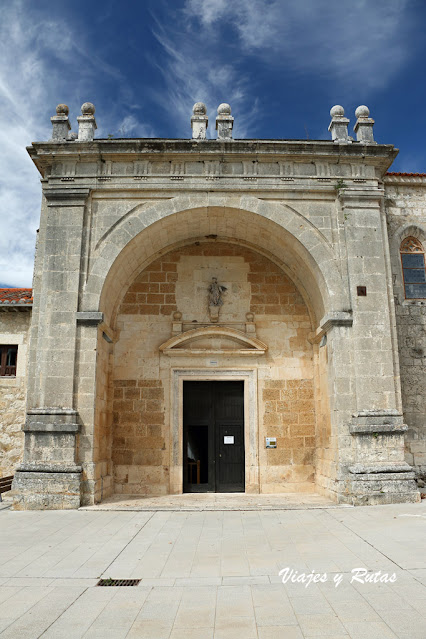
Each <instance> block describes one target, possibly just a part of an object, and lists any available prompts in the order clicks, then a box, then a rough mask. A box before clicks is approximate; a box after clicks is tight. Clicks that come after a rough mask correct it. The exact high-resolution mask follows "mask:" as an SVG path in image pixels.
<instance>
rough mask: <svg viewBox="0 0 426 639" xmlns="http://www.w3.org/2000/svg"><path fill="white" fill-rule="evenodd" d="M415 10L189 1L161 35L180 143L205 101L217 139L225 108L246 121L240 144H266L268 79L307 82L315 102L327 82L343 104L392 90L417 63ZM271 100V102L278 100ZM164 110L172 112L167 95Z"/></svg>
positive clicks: (378, 4) (326, 1)
mask: <svg viewBox="0 0 426 639" xmlns="http://www.w3.org/2000/svg"><path fill="white" fill-rule="evenodd" d="M407 3H408V0H375V2H373V3H372V2H368V1H367V0H353V1H351V2H349V0H343V1H342V0H303V1H301V2H300V1H296V0H288V1H284V0H250V2H247V0H232V2H229V0H186V2H185V3H184V6H183V9H181V10H176V11H175V12H174V14H173V20H169V21H167V23H166V26H162V25H161V24H160V23H159V22H157V24H156V26H155V27H154V34H155V36H156V38H157V40H158V42H159V43H160V44H161V46H162V47H163V51H164V54H165V56H164V58H162V59H161V62H159V63H158V68H159V70H160V71H161V73H162V74H163V76H164V78H165V81H166V87H167V92H168V101H167V108H168V109H173V113H174V116H175V118H176V120H177V122H178V123H179V130H180V134H182V135H186V133H187V130H188V126H189V117H190V107H191V106H192V104H193V103H194V102H195V101H203V102H206V103H207V106H208V108H209V111H210V112H209V119H210V136H211V137H214V119H215V115H216V112H215V107H217V105H218V104H219V103H220V102H229V103H230V104H231V106H232V107H233V113H234V115H236V116H237V117H236V120H235V129H234V134H235V135H234V137H256V133H257V129H259V126H261V122H259V120H258V119H257V118H256V116H258V114H259V113H260V112H262V113H263V114H264V115H266V114H268V106H269V105H268V104H267V103H263V94H262V91H261V89H260V87H261V85H262V79H263V78H262V76H263V75H264V74H265V73H267V74H270V75H269V77H271V76H272V77H274V72H275V78H276V80H275V81H276V82H284V83H285V82H286V80H290V81H291V80H292V79H294V78H295V77H298V78H299V80H300V78H301V77H305V78H306V82H307V87H306V92H307V94H308V95H309V87H310V85H312V84H313V83H315V82H318V81H319V82H321V83H322V85H323V88H324V89H325V90H327V89H326V87H329V93H330V95H331V96H332V97H331V99H335V98H336V85H338V87H339V92H338V97H339V98H340V96H342V99H343V98H346V99H347V100H349V101H350V100H351V98H352V94H353V92H354V87H358V89H357V92H358V93H361V94H362V96H363V97H365V96H366V95H367V96H368V95H371V94H372V93H374V91H376V90H377V89H381V88H383V87H386V86H387V85H388V84H389V83H390V82H391V80H392V78H393V77H394V75H395V74H396V73H398V72H399V70H400V69H401V67H402V66H403V65H404V64H405V63H406V61H407V59H408V58H409V56H410V55H412V50H410V39H409V38H408V37H407V33H408V32H409V30H410V24H409V22H408V12H407V11H406V8H407ZM171 25H173V26H171ZM164 59H165V60H166V62H164ZM283 90H285V88H284V87H280V91H279V93H280V94H281V93H282V91H283ZM267 93H268V96H269V98H270V96H271V90H269V91H268V92H267ZM257 96H259V97H257ZM289 97H290V96H289ZM290 99H291V97H290ZM355 99H357V98H355ZM157 100H158V103H159V104H163V105H164V104H165V97H164V93H161V94H158V95H157ZM331 106H332V104H330V107H331ZM351 106H352V105H351ZM356 106H357V105H356ZM184 127H185V128H184Z"/></svg>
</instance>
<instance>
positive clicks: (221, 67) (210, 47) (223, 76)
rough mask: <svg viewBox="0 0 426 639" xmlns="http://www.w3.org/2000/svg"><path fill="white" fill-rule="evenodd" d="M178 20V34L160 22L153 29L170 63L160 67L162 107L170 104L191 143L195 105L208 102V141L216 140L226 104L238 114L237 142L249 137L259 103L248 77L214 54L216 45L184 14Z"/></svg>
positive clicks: (211, 37)
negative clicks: (220, 110)
mask: <svg viewBox="0 0 426 639" xmlns="http://www.w3.org/2000/svg"><path fill="white" fill-rule="evenodd" d="M178 17H179V19H180V23H179V24H178V27H177V28H176V29H175V30H174V29H172V28H170V27H168V28H167V29H165V28H164V27H163V26H162V25H161V24H160V23H159V22H157V23H156V26H155V27H154V35H155V37H156V38H157V40H158V42H159V43H160V44H161V45H162V47H163V49H164V51H165V52H166V54H167V61H166V63H165V64H164V61H163V60H162V62H161V63H158V65H157V66H158V69H159V70H160V72H161V73H162V75H163V76H164V79H165V82H166V95H167V99H165V95H164V93H163V92H157V95H156V98H157V101H158V103H159V104H160V105H164V104H166V105H167V109H168V110H169V111H171V112H173V117H174V119H175V121H176V130H177V134H178V135H181V136H182V137H187V136H188V130H189V131H190V129H189V125H190V117H191V107H192V105H193V104H194V103H195V102H204V103H205V104H206V105H207V108H208V115H209V135H210V137H215V134H214V129H215V119H216V109H217V107H218V106H219V104H221V103H222V102H228V103H230V104H231V107H232V110H233V113H234V114H235V113H238V118H236V120H235V127H234V137H235V138H244V137H247V135H248V133H249V131H250V127H251V124H252V122H253V121H254V119H255V116H256V113H257V110H258V100H257V99H254V100H253V99H251V96H250V90H249V80H250V79H249V77H248V76H246V75H244V74H241V73H240V72H239V69H238V66H237V65H236V64H233V62H232V61H230V60H229V59H228V60H227V59H226V56H223V57H222V56H220V55H217V54H216V52H215V49H216V48H217V45H218V42H217V41H215V40H214V37H213V36H212V35H211V34H207V37H206V34H204V33H203V31H202V30H200V29H199V27H198V25H194V24H193V23H191V21H190V20H188V19H187V16H186V15H185V13H181V14H180V15H179V16H178ZM154 96H155V94H154Z"/></svg>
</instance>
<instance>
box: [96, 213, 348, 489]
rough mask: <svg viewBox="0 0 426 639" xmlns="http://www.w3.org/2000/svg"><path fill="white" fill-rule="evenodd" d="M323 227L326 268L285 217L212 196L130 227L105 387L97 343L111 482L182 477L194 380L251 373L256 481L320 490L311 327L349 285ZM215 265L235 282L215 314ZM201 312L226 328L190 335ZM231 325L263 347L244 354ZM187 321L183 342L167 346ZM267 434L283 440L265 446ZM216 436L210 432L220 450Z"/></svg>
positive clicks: (249, 475) (227, 283) (251, 459)
mask: <svg viewBox="0 0 426 639" xmlns="http://www.w3.org/2000/svg"><path fill="white" fill-rule="evenodd" d="M302 231H303V229H302ZM117 232H118V230H117ZM310 235H312V233H311V231H310V232H309V233H308V236H310ZM313 235H314V236H315V234H313ZM311 239H312V238H311ZM316 240H317V245H316V246H317V249H316V250H317V253H318V255H320V254H322V256H323V264H322V268H320V267H319V266H318V264H317V263H316V262H315V260H314V259H313V257H312V254H309V253H308V252H307V251H306V249H305V248H304V246H303V245H302V244H301V242H300V241H298V240H296V239H295V238H294V236H291V235H290V234H289V233H288V231H285V229H283V228H282V227H281V226H280V225H278V224H277V223H276V222H271V220H268V219H265V218H263V217H260V216H259V215H257V214H253V213H250V212H247V211H241V210H232V209H225V208H222V209H217V208H216V209H208V210H199V209H195V210H192V211H184V212H181V213H176V214H174V215H170V216H167V217H166V218H165V219H163V220H159V221H157V222H155V223H153V224H152V225H151V226H149V227H148V228H147V229H146V230H144V231H142V232H141V233H139V234H138V235H137V236H136V237H134V238H133V239H132V240H131V241H129V243H128V244H127V245H126V247H125V248H124V249H123V250H122V251H121V253H120V254H119V255H118V257H117V258H116V260H115V261H114V263H113V265H112V267H111V269H110V271H109V273H108V275H107V277H106V280H105V284H104V286H103V289H102V293H101V296H100V306H99V308H100V310H101V311H102V312H103V313H104V317H105V318H106V320H107V322H106V324H107V325H109V327H110V328H111V329H112V332H111V334H113V335H114V337H113V341H114V344H113V347H111V346H110V347H109V348H110V349H111V350H113V353H112V355H111V357H110V361H109V364H108V366H109V370H108V376H109V390H108V397H107V398H105V384H106V378H105V374H104V373H105V367H106V362H107V357H103V356H102V353H101V351H102V349H104V351H106V349H108V346H107V343H106V342H105V341H103V342H102V341H101V340H100V343H99V344H98V366H99V367H100V368H102V370H103V371H104V373H103V374H102V375H98V377H97V399H98V401H97V415H96V418H95V442H94V444H95V445H94V450H95V451H98V454H99V456H100V457H101V456H102V457H103V459H98V460H95V462H101V465H103V468H104V469H108V470H107V473H108V475H109V479H110V481H109V483H108V482H106V483H105V486H107V485H109V488H108V490H105V488H104V492H103V496H107V494H108V493H111V492H121V493H126V494H150V495H152V494H165V493H169V492H181V491H182V489H183V488H184V484H185V477H187V475H186V473H187V472H188V466H187V462H188V459H189V458H190V456H188V450H187V449H186V448H185V447H186V445H187V444H186V442H185V437H187V436H188V435H187V431H185V428H186V425H185V423H184V420H185V418H184V408H183V402H184V401H185V400H184V395H185V393H184V387H185V383H186V382H187V381H189V380H192V381H194V380H198V381H200V382H206V383H210V384H212V383H213V384H214V383H215V382H220V381H223V382H224V381H227V380H228V381H230V380H231V379H233V380H234V381H240V382H243V384H244V400H243V401H244V440H245V458H244V467H245V480H244V482H245V483H244V487H245V490H246V491H247V492H257V491H259V490H260V491H263V492H295V491H309V490H314V488H315V466H316V462H317V460H318V456H319V457H320V458H321V451H320V452H318V446H317V445H316V433H317V428H316V424H317V423H318V421H319V422H320V423H321V441H322V446H323V445H324V444H325V447H328V445H329V443H330V442H329V439H330V438H329V437H328V435H329V415H328V413H329V411H328V402H327V401H325V400H324V398H323V397H321V398H320V397H319V396H318V393H317V394H316V393H315V389H321V388H322V389H323V390H324V388H325V387H326V386H327V384H326V382H324V379H323V380H322V386H321V385H320V384H319V379H318V374H317V373H318V358H317V352H318V348H317V346H313V345H312V342H311V341H310V336H311V335H312V332H313V331H314V330H315V328H316V327H317V324H318V321H319V319H320V318H321V317H322V316H323V315H324V314H325V311H326V309H328V308H330V306H332V304H333V302H335V301H336V300H337V299H338V298H339V295H340V291H339V274H338V271H337V270H336V269H335V266H334V264H333V261H332V260H327V259H325V258H326V257H327V251H328V250H329V248H328V247H327V245H326V243H325V242H324V241H323V240H320V239H318V238H316ZM321 241H323V246H322V251H321V250H320V249H321ZM102 242H103V240H102V241H100V242H99V249H100V250H101V249H102ZM328 257H330V256H328ZM333 271H334V276H335V277H334V279H333V278H331V277H330V273H333ZM324 274H325V275H326V276H327V277H328V278H329V279H330V282H327V279H326V277H325V275H324ZM213 277H215V278H217V281H218V282H219V283H220V284H222V285H223V286H224V287H225V288H226V293H225V294H224V299H223V306H221V308H220V310H219V316H218V318H216V319H214V318H212V315H211V313H210V310H211V309H210V310H209V306H208V286H209V283H210V282H211V279H212V278H213ZM89 283H90V277H89ZM328 284H330V286H329V285H328ZM194 326H198V327H204V328H206V329H208V328H209V327H215V328H219V329H220V327H223V331H222V333H221V334H220V335H217V334H214V331H213V332H212V331H209V330H206V331H201V332H202V335H200V334H199V333H197V335H198V338H197V339H196V340H192V341H191V340H188V339H187V338H186V337H185V333H189V331H191V330H193V329H194ZM226 329H228V330H226ZM232 331H234V332H236V333H238V331H239V332H241V333H245V334H247V337H248V338H255V339H256V340H258V341H260V342H261V343H262V344H265V345H266V347H267V348H266V349H264V351H262V352H261V351H259V352H249V353H248V354H247V352H246V354H245V355H242V352H243V351H247V350H250V349H247V348H246V349H244V348H243V346H244V344H243V345H242V342H243V341H244V340H238V339H237V340H236V339H234V337H235V336H234V337H233V333H232ZM179 333H182V334H183V336H184V339H183V342H184V343H185V348H184V349H183V348H179V347H176V348H175V349H162V348H161V346H162V345H163V344H167V343H168V342H170V338H172V337H173V335H178V334H179ZM178 342H179V340H178ZM179 351H180V352H179ZM323 378H324V374H323ZM315 397H316V400H317V401H315ZM186 401H188V400H186ZM191 401H192V400H191ZM315 408H316V410H315ZM224 410H225V409H224ZM225 412H226V411H225ZM206 418H209V419H210V417H209V416H206ZM212 428H213V429H215V428H216V430H217V429H218V428H219V426H218V425H217V424H216V425H213V427H212ZM327 429H328V430H327ZM185 433H186V434H185ZM212 437H213V436H212ZM230 437H232V436H230ZM267 437H268V438H271V440H272V441H274V439H275V440H276V448H266V447H265V446H266V438H267ZM215 441H216V443H215ZM217 441H218V440H217V438H216V440H214V437H213V439H212V442H213V443H211V446H214V447H216V449H217V450H218V448H217V447H218V443H217ZM229 441H231V440H229ZM231 446H232V444H231ZM229 450H230V449H229V448H227V449H226V451H227V452H228V451H229ZM218 454H220V453H218ZM200 456H201V458H202V460H204V462H205V461H206V457H205V456H204V457H203V456H202V455H200ZM193 461H194V462H195V463H196V462H197V461H200V460H197V459H194V460H193ZM214 461H215V462H216V463H217V461H218V460H217V459H216V460H214ZM320 461H321V459H320ZM200 476H201V477H202V476H203V473H202V472H201V475H200ZM195 477H196V475H194V482H196V481H197V480H196V479H195Z"/></svg>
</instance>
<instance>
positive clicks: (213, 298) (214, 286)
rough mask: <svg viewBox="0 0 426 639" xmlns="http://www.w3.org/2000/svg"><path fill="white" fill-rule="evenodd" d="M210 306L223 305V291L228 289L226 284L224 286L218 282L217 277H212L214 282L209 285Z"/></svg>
mask: <svg viewBox="0 0 426 639" xmlns="http://www.w3.org/2000/svg"><path fill="white" fill-rule="evenodd" d="M208 290H209V306H222V305H223V299H222V293H224V292H225V291H226V290H227V289H226V286H222V285H221V284H218V283H217V277H212V283H211V284H210V286H209V289H208Z"/></svg>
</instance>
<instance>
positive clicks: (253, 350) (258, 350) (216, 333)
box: [160, 326, 268, 356]
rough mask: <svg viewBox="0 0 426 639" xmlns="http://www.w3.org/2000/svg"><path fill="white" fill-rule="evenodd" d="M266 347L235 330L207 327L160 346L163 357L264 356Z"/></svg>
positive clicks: (190, 331)
mask: <svg viewBox="0 0 426 639" xmlns="http://www.w3.org/2000/svg"><path fill="white" fill-rule="evenodd" d="M267 350H268V347H267V345H266V344H265V343H264V342H261V341H260V340H259V339H257V338H256V337H249V336H248V335H247V334H246V333H243V332H242V331H239V330H237V329H235V328H227V327H225V326H208V327H200V328H195V329H191V330H189V331H185V332H183V333H180V334H179V335H175V336H173V337H171V338H170V339H168V340H167V342H164V344H161V346H160V351H161V352H162V353H164V354H165V355H191V356H194V355H233V356H235V355H264V354H265V353H266V351H267Z"/></svg>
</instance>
